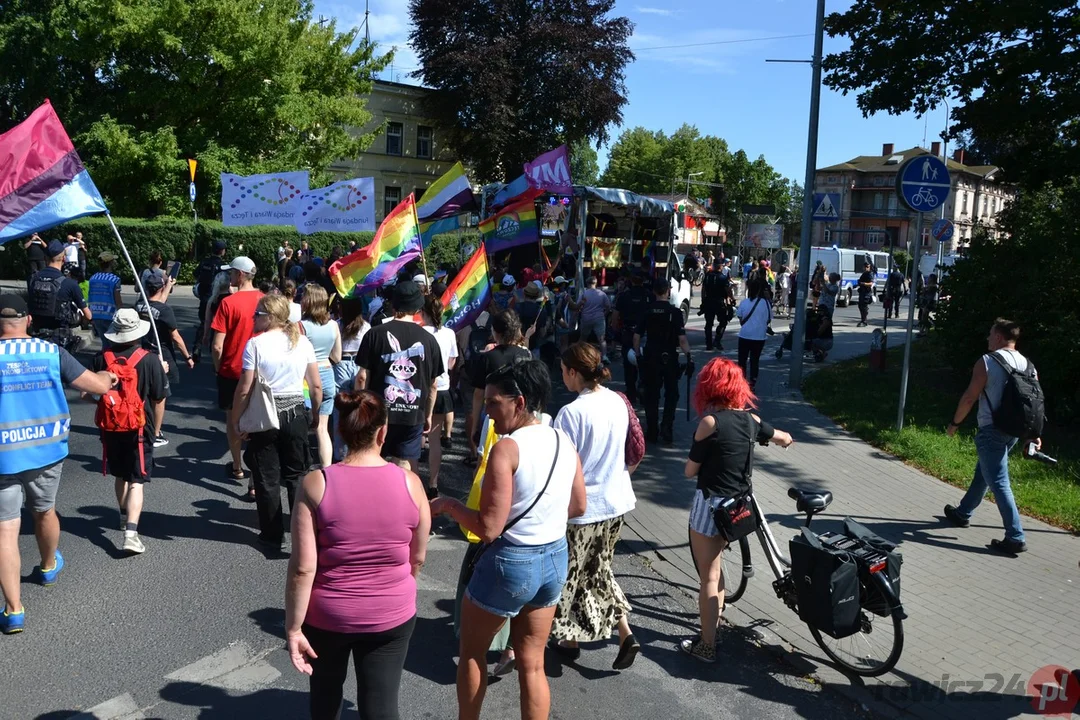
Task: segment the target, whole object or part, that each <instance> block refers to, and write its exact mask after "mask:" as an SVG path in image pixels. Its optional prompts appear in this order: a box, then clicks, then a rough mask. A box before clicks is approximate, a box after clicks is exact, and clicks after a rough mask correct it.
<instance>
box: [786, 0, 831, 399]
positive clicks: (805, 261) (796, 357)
mask: <svg viewBox="0 0 1080 720" xmlns="http://www.w3.org/2000/svg"><path fill="white" fill-rule="evenodd" d="M815 25H816V29H815V31H814V60H813V65H814V72H813V81H812V82H813V84H812V85H811V86H810V127H809V131H808V133H807V140H806V178H805V180H804V184H803V187H804V188H805V189H804V191H803V212H802V236H801V238H800V239H799V273H798V275H797V276H796V277H797V279H798V283H797V288H793V290H794V291H795V327H794V328H792V333H791V370H790V371H789V373H788V387H789V388H791V389H792V390H798V389H799V387H800V385H802V371H803V338H804V337H806V296H807V293H808V292H809V288H810V243H811V237H810V236H811V232H810V231H811V229H812V228H811V225H812V223H813V219H814V173H815V171H816V170H817V141H818V117H819V115H820V111H821V54H822V45H823V44H824V42H823V40H824V34H825V0H818V2H817V17H816V23H815Z"/></svg>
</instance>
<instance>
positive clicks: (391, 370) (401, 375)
mask: <svg viewBox="0 0 1080 720" xmlns="http://www.w3.org/2000/svg"><path fill="white" fill-rule="evenodd" d="M393 303H394V319H393V320H390V321H388V322H385V323H382V324H381V325H376V326H373V327H372V328H371V330H370V331H368V333H367V334H366V335H364V339H363V340H362V341H361V342H360V349H359V350H358V351H357V353H356V366H357V369H358V370H357V375H356V381H355V383H354V385H355V386H356V387H357V388H358V389H359V388H367V389H369V390H373V391H374V392H376V393H378V394H379V395H380V396H381V397H382V398H383V400H384V401H385V402H386V410H387V415H388V427H387V432H386V442H385V443H384V444H383V457H396V458H401V459H403V460H408V461H409V465H410V466H411V467H412V470H413V472H416V468H417V461H418V460H419V459H420V445H421V438H422V437H423V435H424V433H426V432H427V431H428V430H429V429H430V428H431V417H432V412H433V411H434V408H435V396H436V390H435V383H436V381H437V380H438V378H439V376H440V375H442V373H443V370H444V367H443V361H442V352H441V351H440V350H439V343H438V342H437V341H436V340H435V337H434V336H433V335H432V334H431V333H429V332H428V331H427V330H425V329H424V328H423V327H422V326H420V325H419V324H418V323H417V322H416V321H415V320H414V319H413V316H414V315H415V313H416V312H417V311H418V310H420V308H421V307H422V306H423V304H424V295H423V293H421V292H420V287H419V286H418V285H417V284H416V283H414V282H412V281H409V280H406V281H404V282H399V283H398V284H397V285H396V286H395V287H394V299H393Z"/></svg>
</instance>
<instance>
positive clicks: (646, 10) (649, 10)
mask: <svg viewBox="0 0 1080 720" xmlns="http://www.w3.org/2000/svg"><path fill="white" fill-rule="evenodd" d="M634 10H636V11H637V12H639V13H641V14H642V15H663V16H664V17H671V16H672V15H674V14H675V11H674V10H668V9H667V8H654V7H641V6H640V5H639V6H637V7H636V8H634Z"/></svg>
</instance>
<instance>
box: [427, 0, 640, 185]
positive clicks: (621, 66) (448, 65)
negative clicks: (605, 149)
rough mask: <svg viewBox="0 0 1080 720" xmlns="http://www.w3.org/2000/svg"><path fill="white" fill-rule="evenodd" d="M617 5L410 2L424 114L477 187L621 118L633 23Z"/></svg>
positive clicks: (586, 0)
mask: <svg viewBox="0 0 1080 720" xmlns="http://www.w3.org/2000/svg"><path fill="white" fill-rule="evenodd" d="M614 7H615V0H410V2H409V14H410V16H411V18H412V22H413V28H412V31H411V33H410V34H409V43H410V45H411V46H412V48H413V50H414V51H415V52H416V55H417V57H418V58H419V60H420V65H421V67H420V69H419V70H418V71H417V72H416V75H417V77H419V78H420V79H421V80H422V81H423V83H424V85H426V86H427V87H430V88H433V89H434V90H435V91H436V92H435V93H433V94H432V96H431V98H430V100H429V102H428V103H427V107H426V109H425V115H427V116H428V117H430V118H431V119H432V120H434V121H435V122H436V123H437V124H438V125H439V127H440V128H445V130H444V132H445V133H446V135H447V142H448V143H449V145H450V146H451V147H452V148H453V149H454V150H455V152H456V153H457V155H458V157H460V158H461V159H462V160H463V161H465V162H466V163H468V164H469V165H470V167H472V168H473V179H474V180H478V181H481V182H487V181H502V180H509V179H512V178H514V177H517V176H518V175H520V174H521V170H522V166H523V165H524V164H525V163H526V162H529V161H531V160H532V159H533V158H535V157H536V156H537V155H540V154H541V153H543V152H545V151H547V150H551V149H552V148H555V147H558V146H559V145H561V144H562V143H564V142H565V143H569V144H571V145H572V144H573V143H575V142H577V141H580V140H584V139H589V140H593V141H596V142H600V143H603V142H606V141H607V138H608V131H607V128H608V127H610V126H611V125H612V124H618V123H619V122H620V121H621V120H622V109H623V107H624V106H625V105H626V102H627V101H626V86H625V81H624V80H625V70H626V65H627V64H628V63H629V62H630V61H632V60H633V59H634V55H633V53H631V52H630V48H629V46H628V45H627V41H628V40H629V38H630V33H631V31H632V30H633V24H632V23H631V22H630V21H629V20H628V19H627V18H625V17H613V16H612V15H611V12H612V10H613V9H614Z"/></svg>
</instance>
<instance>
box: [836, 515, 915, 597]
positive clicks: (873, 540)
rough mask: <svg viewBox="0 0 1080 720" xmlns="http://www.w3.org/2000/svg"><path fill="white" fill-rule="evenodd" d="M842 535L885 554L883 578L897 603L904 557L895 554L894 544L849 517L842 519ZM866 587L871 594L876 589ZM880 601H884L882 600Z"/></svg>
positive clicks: (872, 585) (871, 586)
mask: <svg viewBox="0 0 1080 720" xmlns="http://www.w3.org/2000/svg"><path fill="white" fill-rule="evenodd" d="M844 534H845V535H847V536H848V537H849V538H853V539H855V540H858V541H859V542H860V543H862V544H863V545H865V546H867V547H869V548H872V549H874V550H877V551H879V552H882V553H884V554H885V558H886V560H885V576H886V577H887V578H889V583H890V584H891V585H892V589H893V592H894V593H895V594H896V600H897V602H899V601H900V566H901V565H903V564H904V556H903V555H901V554H900V553H898V552H896V543H894V542H889V541H888V540H886V539H885V538H883V537H881V536H880V535H877V534H875V533H874V531H873V530H870V529H869V528H868V527H866V526H865V525H862V524H860V523H858V522H855V521H854V520H852V519H851V518H849V517H846V518H844ZM868 587H869V588H870V589H871V591H872V592H873V590H874V588H876V586H875V585H874V584H873V583H868ZM881 599H882V600H884V598H881ZM863 605H867V603H866V602H865V601H864V602H863ZM868 609H870V608H868ZM886 609H888V608H886ZM873 610H874V612H876V613H877V614H879V615H884V614H885V612H882V611H881V610H882V608H877V607H874V608H873Z"/></svg>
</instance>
